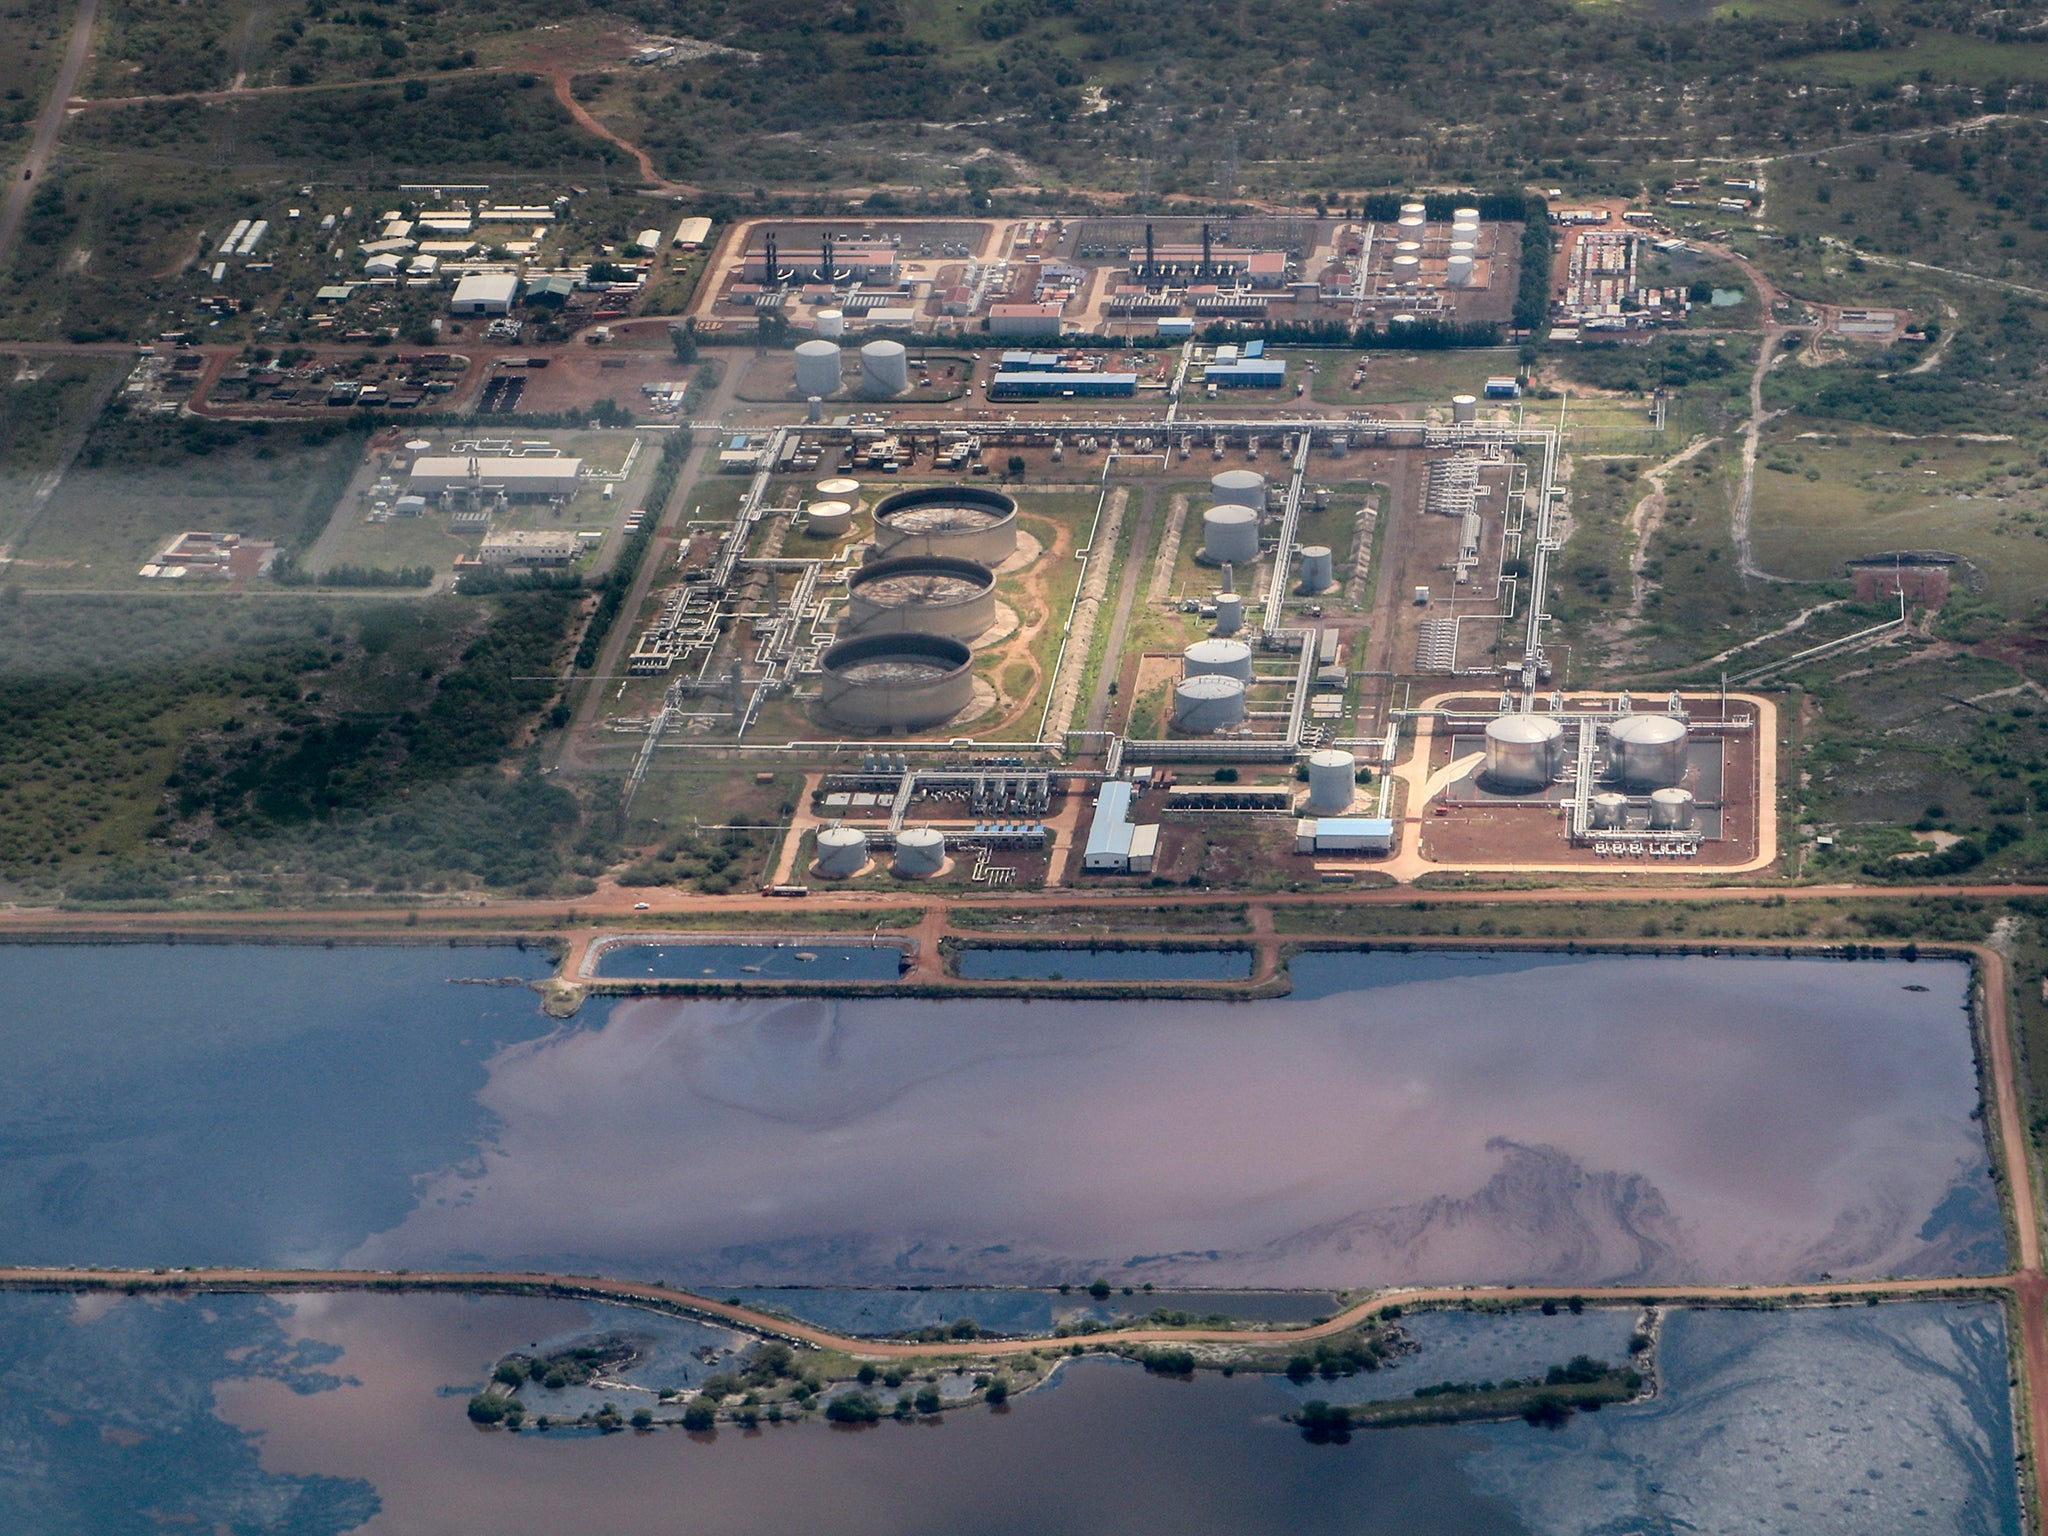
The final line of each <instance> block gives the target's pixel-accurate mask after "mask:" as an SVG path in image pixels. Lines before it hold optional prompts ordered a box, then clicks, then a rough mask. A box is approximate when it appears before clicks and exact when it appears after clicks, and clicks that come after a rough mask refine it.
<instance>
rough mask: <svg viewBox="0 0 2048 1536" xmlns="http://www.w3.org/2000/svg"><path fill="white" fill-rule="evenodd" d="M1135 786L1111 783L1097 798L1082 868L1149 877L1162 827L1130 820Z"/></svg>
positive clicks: (1117, 782)
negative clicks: (1142, 824)
mask: <svg viewBox="0 0 2048 1536" xmlns="http://www.w3.org/2000/svg"><path fill="white" fill-rule="evenodd" d="M1132 790H1133V786H1132V785H1131V783H1130V781H1129V780H1127V779H1111V780H1110V781H1109V782H1108V783H1106V784H1104V785H1103V786H1102V789H1101V792H1100V793H1099V794H1097V795H1096V797H1095V819H1094V820H1093V821H1091V822H1090V823H1089V824H1088V843H1087V846H1086V847H1085V848H1084V849H1083V850H1082V853H1081V868H1082V869H1084V870H1086V871H1088V872H1089V873H1090V874H1098V875H1149V874H1150V873H1151V872H1152V862H1153V860H1154V859H1155V858H1156V857H1157V856H1158V853H1159V826H1158V824H1157V823H1156V822H1154V823H1148V824H1146V825H1144V826H1138V825H1136V824H1134V823H1133V822H1132V821H1131V819H1130V811H1131V794H1132Z"/></svg>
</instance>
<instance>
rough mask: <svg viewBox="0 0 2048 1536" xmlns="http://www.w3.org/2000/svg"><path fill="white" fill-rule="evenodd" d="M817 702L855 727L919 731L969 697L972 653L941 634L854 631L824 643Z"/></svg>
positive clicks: (836, 718)
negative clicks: (821, 685)
mask: <svg viewBox="0 0 2048 1536" xmlns="http://www.w3.org/2000/svg"><path fill="white" fill-rule="evenodd" d="M819 667H820V669H821V671H822V672H823V674H824V689H823V695H822V699H821V702H822V704H823V706H824V710H825V714H826V716H827V717H828V718H829V719H831V720H832V721H833V722H834V723H835V724H838V725H841V726H845V727H846V728H848V729H850V730H855V731H876V732H888V731H921V730H925V729H927V728H928V727H930V726H934V725H940V724H943V723H944V722H945V721H948V720H950V719H952V718H953V717H954V716H955V715H957V714H959V713H960V712H961V711H962V710H964V709H966V708H967V706H968V705H970V704H972V703H973V702H974V653H973V652H972V651H970V650H968V649H967V646H966V645H965V643H964V642H962V641H959V640H955V639H952V638H951V637H950V636H946V635H893V634H878V635H856V636H854V637H853V638H852V639H850V640H841V641H840V642H839V643H838V644H836V645H833V646H829V647H827V648H826V651H825V654H824V655H823V656H822V657H820V658H819Z"/></svg>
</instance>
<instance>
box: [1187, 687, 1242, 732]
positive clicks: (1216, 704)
mask: <svg viewBox="0 0 2048 1536" xmlns="http://www.w3.org/2000/svg"><path fill="white" fill-rule="evenodd" d="M1243 722H1244V683H1243V682H1242V681H1240V680H1239V679H1237V678H1234V677H1224V676H1222V675H1221V674H1220V673H1215V672H1210V673H1205V674H1204V675H1203V676H1201V677H1190V678H1184V679H1183V680H1182V681H1180V682H1178V683H1176V684H1174V688H1173V723H1174V726H1175V728H1176V729H1178V730H1183V731H1187V732H1190V733H1191V734H1194V735H1198V736H1199V735H1204V734H1206V733H1207V732H1210V731H1220V730H1223V729H1225V728H1226V727H1228V726H1233V725H1241V724H1243Z"/></svg>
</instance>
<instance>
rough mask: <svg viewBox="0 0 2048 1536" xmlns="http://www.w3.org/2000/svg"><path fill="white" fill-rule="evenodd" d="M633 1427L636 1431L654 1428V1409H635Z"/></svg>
mask: <svg viewBox="0 0 2048 1536" xmlns="http://www.w3.org/2000/svg"><path fill="white" fill-rule="evenodd" d="M633 1427H634V1428H635V1429H652V1428H654V1410H653V1409H652V1408H635V1409H634V1410H633Z"/></svg>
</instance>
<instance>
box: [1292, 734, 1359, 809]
mask: <svg viewBox="0 0 2048 1536" xmlns="http://www.w3.org/2000/svg"><path fill="white" fill-rule="evenodd" d="M1357 792H1358V759H1357V758H1355V757H1353V756H1352V755H1351V754H1350V753H1349V752H1340V751H1339V750H1338V749H1337V748H1335V747H1325V748H1323V750H1322V751H1320V752H1312V753H1310V754H1309V760H1308V804H1307V805H1306V806H1305V807H1304V809H1305V810H1307V811H1308V813H1309V814H1310V815H1312V816H1342V815H1343V814H1344V813H1345V812H1346V811H1348V810H1350V809H1351V801H1352V797H1353V796H1354V795H1355V794H1356V793H1357Z"/></svg>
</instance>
